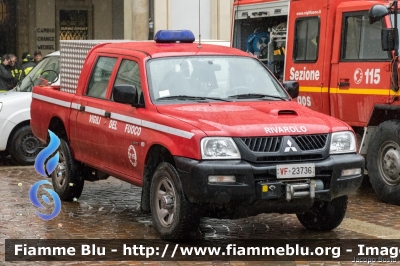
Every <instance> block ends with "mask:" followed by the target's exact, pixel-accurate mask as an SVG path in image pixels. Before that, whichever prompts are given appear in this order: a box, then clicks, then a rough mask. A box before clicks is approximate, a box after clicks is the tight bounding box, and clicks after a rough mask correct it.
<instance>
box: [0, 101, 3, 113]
mask: <svg viewBox="0 0 400 266" xmlns="http://www.w3.org/2000/svg"><path fill="white" fill-rule="evenodd" d="M2 107H3V103H0V112H1V108H2Z"/></svg>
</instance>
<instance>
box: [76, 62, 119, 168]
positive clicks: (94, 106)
mask: <svg viewBox="0 0 400 266" xmlns="http://www.w3.org/2000/svg"><path fill="white" fill-rule="evenodd" d="M117 59H118V58H117V57H110V56H105V55H104V56H102V55H100V56H99V57H98V58H97V61H96V63H95V65H94V68H93V70H92V72H91V76H90V79H89V82H88V83H87V85H86V88H85V92H84V93H83V95H82V96H81V97H80V99H79V101H78V102H77V109H78V111H77V114H76V120H75V121H76V123H74V125H72V126H73V128H72V131H73V134H72V138H73V139H72V141H75V143H76V145H74V147H75V148H74V152H75V157H76V158H77V159H78V160H80V161H84V162H87V163H88V164H90V165H91V166H96V168H98V169H101V170H104V169H106V168H107V164H108V159H107V157H108V155H109V154H108V149H107V148H108V147H107V146H106V143H107V139H108V138H109V136H107V135H106V134H104V132H105V130H106V129H107V127H108V124H107V119H108V117H109V115H110V113H109V111H110V110H111V108H112V107H111V101H110V100H109V97H110V93H111V85H112V84H111V77H112V76H113V75H115V73H114V72H115V71H116V69H115V68H116V67H115V66H116V63H117Z"/></svg>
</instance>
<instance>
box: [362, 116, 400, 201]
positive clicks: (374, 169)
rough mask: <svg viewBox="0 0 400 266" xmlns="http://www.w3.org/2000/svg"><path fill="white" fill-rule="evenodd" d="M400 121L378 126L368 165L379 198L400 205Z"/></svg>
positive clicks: (373, 135) (372, 142)
mask: <svg viewBox="0 0 400 266" xmlns="http://www.w3.org/2000/svg"><path fill="white" fill-rule="evenodd" d="M399 132H400V121H386V122H383V123H382V124H380V125H379V126H378V128H377V129H376V131H375V132H374V133H373V134H372V136H371V142H370V144H369V146H368V155H367V166H368V176H369V180H370V182H371V185H372V187H373V188H374V190H375V192H376V194H378V196H379V198H380V199H381V200H382V201H384V202H388V203H391V204H398V205H400V135H399Z"/></svg>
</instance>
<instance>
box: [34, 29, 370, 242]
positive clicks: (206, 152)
mask: <svg viewBox="0 0 400 266" xmlns="http://www.w3.org/2000/svg"><path fill="white" fill-rule="evenodd" d="M193 41H194V36H193V33H191V32H190V31H160V32H158V33H157V34H156V36H155V41H146V42H120V43H118V42H105V43H101V44H98V45H96V46H95V47H94V48H92V49H91V50H90V51H89V52H87V51H88V49H89V47H91V46H94V44H95V41H92V42H90V41H87V42H85V41H62V42H61V47H60V48H61V49H60V50H61V85H60V88H58V89H55V88H52V87H49V86H46V87H40V86H36V87H35V88H34V90H33V95H32V98H33V99H32V105H31V127H32V130H33V132H34V134H35V135H36V136H37V137H38V138H39V139H40V140H41V141H43V142H46V141H47V139H48V135H49V134H48V130H50V131H52V132H54V133H55V134H56V135H57V136H58V137H59V138H60V139H61V145H60V148H59V152H60V158H59V163H58V166H57V167H56V170H55V171H54V172H53V174H52V181H53V187H54V190H55V191H56V192H57V193H58V194H59V195H60V198H61V199H63V200H72V199H73V198H75V197H79V196H80V194H81V192H82V189H83V185H84V180H88V181H95V180H99V179H105V178H107V177H108V176H109V175H112V176H114V177H117V178H119V179H122V180H125V181H126V182H129V183H132V184H134V185H137V186H140V187H142V201H141V208H142V210H143V211H144V212H151V215H152V218H153V223H154V226H155V228H156V229H157V231H158V232H159V233H160V235H161V236H162V237H163V238H167V239H178V238H184V237H187V234H188V233H189V232H190V229H191V228H193V227H195V226H196V225H197V223H198V221H199V217H201V216H207V217H226V218H239V217H248V216H251V215H257V214H259V213H270V212H277V213H296V214H297V217H298V219H299V221H300V222H301V223H302V224H303V225H304V226H305V227H306V228H308V229H315V230H332V229H334V228H336V227H337V226H338V225H339V224H340V223H341V221H342V219H343V217H344V216H345V213H346V208H347V195H348V194H349V193H352V192H354V191H355V190H356V189H357V188H358V187H359V186H360V184H361V181H362V175H363V171H364V158H363V157H362V156H361V155H358V154H357V153H356V140H355V135H354V132H353V131H352V129H351V127H350V126H348V125H347V124H345V123H344V122H342V121H340V120H338V119H336V118H333V117H330V116H327V115H324V114H321V113H318V112H315V111H312V110H310V109H309V108H307V107H304V106H302V105H300V104H298V103H297V102H296V101H292V98H296V97H297V94H298V83H297V81H289V82H285V83H283V86H282V85H281V84H280V83H279V81H278V80H277V79H276V78H275V77H274V76H273V75H272V74H271V72H270V71H269V70H268V69H267V68H266V67H265V66H264V64H262V63H261V62H260V61H259V60H258V59H256V58H254V57H253V56H251V55H249V54H248V53H245V52H242V51H240V50H238V49H234V48H230V47H222V46H216V45H206V44H203V45H201V44H200V45H198V44H195V43H193ZM85 56H86V59H85ZM82 62H83V65H82ZM80 68H81V69H82V71H81V72H80ZM79 73H80V75H79ZM78 77H79V79H78Z"/></svg>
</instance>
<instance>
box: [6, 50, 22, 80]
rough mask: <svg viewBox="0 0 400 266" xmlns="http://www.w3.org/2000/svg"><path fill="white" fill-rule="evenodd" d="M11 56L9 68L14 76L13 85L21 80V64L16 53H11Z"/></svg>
mask: <svg viewBox="0 0 400 266" xmlns="http://www.w3.org/2000/svg"><path fill="white" fill-rule="evenodd" d="M9 56H10V62H9V63H8V66H7V67H8V69H9V70H10V72H11V75H12V76H13V78H14V80H13V83H14V84H13V87H14V86H15V85H17V83H18V81H19V76H20V71H21V66H20V64H19V63H18V61H17V57H16V56H15V55H14V54H9Z"/></svg>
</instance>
